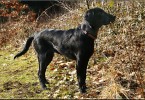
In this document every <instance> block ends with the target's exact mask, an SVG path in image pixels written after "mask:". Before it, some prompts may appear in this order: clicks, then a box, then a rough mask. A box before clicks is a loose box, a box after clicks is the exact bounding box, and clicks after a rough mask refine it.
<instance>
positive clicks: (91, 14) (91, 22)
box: [81, 8, 116, 32]
mask: <svg viewBox="0 0 145 100" xmlns="http://www.w3.org/2000/svg"><path fill="white" fill-rule="evenodd" d="M115 18H116V16H113V15H111V14H109V13H106V12H105V11H104V10H102V9H100V8H93V9H90V10H88V11H87V12H86V13H85V15H84V20H83V23H82V25H81V28H82V29H83V30H84V31H87V32H92V30H93V31H96V30H97V29H99V28H100V27H101V26H102V25H108V24H110V23H112V22H114V21H115Z"/></svg>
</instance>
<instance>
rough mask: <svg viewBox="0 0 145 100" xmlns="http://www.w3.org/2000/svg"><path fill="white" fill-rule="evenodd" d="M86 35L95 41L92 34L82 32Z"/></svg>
mask: <svg viewBox="0 0 145 100" xmlns="http://www.w3.org/2000/svg"><path fill="white" fill-rule="evenodd" d="M83 32H84V33H85V34H86V35H88V36H89V37H90V38H92V39H93V40H95V39H96V37H95V36H93V35H92V34H90V33H88V32H87V31H83Z"/></svg>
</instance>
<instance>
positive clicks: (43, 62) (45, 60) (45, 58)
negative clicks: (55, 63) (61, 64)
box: [38, 50, 54, 89]
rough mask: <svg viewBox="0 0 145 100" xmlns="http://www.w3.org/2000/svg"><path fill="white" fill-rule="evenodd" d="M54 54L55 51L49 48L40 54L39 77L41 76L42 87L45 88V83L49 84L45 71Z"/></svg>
mask: <svg viewBox="0 0 145 100" xmlns="http://www.w3.org/2000/svg"><path fill="white" fill-rule="evenodd" d="M53 56H54V52H53V51H49V50H48V51H46V52H43V53H40V54H38V61H39V70H38V77H39V81H40V84H41V87H42V88H43V89H47V87H46V85H45V84H47V83H48V82H47V80H46V78H45V72H46V68H47V66H48V65H49V63H50V62H51V61H52V59H53Z"/></svg>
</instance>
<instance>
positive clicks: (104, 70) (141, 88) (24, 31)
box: [0, 0, 145, 99]
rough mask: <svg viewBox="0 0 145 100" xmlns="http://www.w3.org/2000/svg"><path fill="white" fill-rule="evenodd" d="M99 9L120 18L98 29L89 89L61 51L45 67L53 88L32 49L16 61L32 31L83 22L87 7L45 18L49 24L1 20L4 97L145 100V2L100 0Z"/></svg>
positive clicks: (0, 75)
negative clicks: (41, 78) (81, 89)
mask: <svg viewBox="0 0 145 100" xmlns="http://www.w3.org/2000/svg"><path fill="white" fill-rule="evenodd" d="M94 7H100V8H102V9H104V10H105V11H106V12H109V13H111V14H114V15H116V16H117V18H116V21H115V22H114V23H113V24H111V25H108V26H103V27H102V28H101V29H100V30H99V33H98V38H97V39H96V41H95V50H94V54H93V56H92V57H91V59H90V61H89V65H88V70H87V81H86V83H87V87H88V89H87V93H85V94H80V92H79V89H78V85H77V84H78V83H77V79H76V71H75V61H72V60H69V59H67V58H65V57H63V56H60V55H58V54H56V55H55V57H54V59H53V61H52V62H51V64H50V65H49V67H48V68H47V71H46V78H47V80H48V81H49V84H48V85H47V86H48V90H42V89H41V87H40V84H39V81H38V76H37V71H38V62H37V56H36V54H35V51H34V49H33V47H32V46H31V48H30V50H29V51H28V52H27V53H26V54H25V55H23V56H21V57H20V58H18V59H16V60H14V59H13V57H14V55H15V54H17V53H18V51H20V50H21V49H22V47H23V45H24V43H25V40H26V39H27V37H28V36H29V35H30V34H33V33H34V32H36V31H39V30H42V29H45V28H51V29H53V28H54V29H70V28H75V27H77V26H78V24H81V21H82V18H83V14H84V13H85V11H86V9H85V8H83V7H80V8H78V9H75V10H72V11H69V12H68V13H65V14H62V15H61V16H59V17H56V18H54V19H50V20H45V18H44V19H43V18H42V19H43V21H44V22H43V23H39V24H38V22H37V23H36V22H27V21H26V20H17V21H12V20H11V21H9V22H6V23H3V24H2V23H1V29H0V34H1V39H0V43H1V49H0V98H14V99H15V98H23V99H25V98H31V99H34V98H37V99H38V98H39V99H40V98H41V99H47V98H54V99H55V98H59V99H65V98H68V99H75V98H76V99H80V98H81V99H83V98H98V99H99V98H100V99H109V98H110V99H128V98H129V99H141V98H142V99H143V98H145V2H139V1H137V0H136V1H126V2H125V1H122V2H121V1H120V2H119V1H118V2H115V3H113V2H109V3H104V4H103V5H102V4H101V3H98V2H96V3H94ZM42 17H44V16H42ZM42 19H41V22H42ZM45 21H46V22H45Z"/></svg>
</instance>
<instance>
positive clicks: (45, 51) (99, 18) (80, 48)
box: [14, 8, 115, 93]
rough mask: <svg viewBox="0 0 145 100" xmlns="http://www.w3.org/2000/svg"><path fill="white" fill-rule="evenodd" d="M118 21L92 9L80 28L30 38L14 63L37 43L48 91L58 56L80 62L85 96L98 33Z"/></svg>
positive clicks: (41, 78)
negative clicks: (47, 73) (49, 76)
mask: <svg viewBox="0 0 145 100" xmlns="http://www.w3.org/2000/svg"><path fill="white" fill-rule="evenodd" d="M114 21H115V16H113V15H110V14H108V13H106V12H105V11H103V10H102V9H100V8H93V9H90V10H88V11H87V12H86V13H85V15H84V19H83V23H82V24H81V25H80V26H78V27H77V28H74V29H69V30H52V29H45V30H43V31H41V32H39V33H37V34H35V35H34V36H31V37H29V38H28V40H27V42H26V45H25V47H24V49H23V50H22V51H21V52H20V53H18V54H17V55H16V56H15V57H14V59H15V58H17V57H19V56H21V55H23V54H25V53H26V52H27V51H28V49H29V47H30V45H31V43H32V41H33V43H34V48H35V50H36V52H37V55H38V61H39V71H38V76H39V81H40V84H41V86H42V88H43V89H46V88H47V87H46V85H45V84H46V83H48V82H47V80H46V78H45V71H46V68H47V66H48V65H49V63H50V62H51V61H52V58H53V56H54V53H59V54H61V55H65V56H66V57H68V58H70V59H73V60H76V70H77V79H78V84H79V88H80V91H81V92H82V93H84V92H86V83H85V80H86V69H87V65H88V61H89V59H90V57H91V56H92V54H93V51H94V40H95V39H96V38H97V32H98V30H99V28H100V27H101V26H102V25H107V24H109V23H111V22H114Z"/></svg>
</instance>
